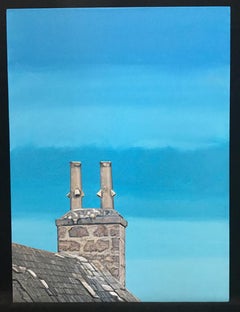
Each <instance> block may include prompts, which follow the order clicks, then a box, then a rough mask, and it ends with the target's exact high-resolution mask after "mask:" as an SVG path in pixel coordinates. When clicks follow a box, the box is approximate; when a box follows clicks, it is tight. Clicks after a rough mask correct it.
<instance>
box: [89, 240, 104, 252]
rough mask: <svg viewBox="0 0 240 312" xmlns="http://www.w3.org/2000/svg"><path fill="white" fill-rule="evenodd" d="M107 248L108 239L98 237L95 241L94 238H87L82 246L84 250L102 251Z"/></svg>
mask: <svg viewBox="0 0 240 312" xmlns="http://www.w3.org/2000/svg"><path fill="white" fill-rule="evenodd" d="M108 248H109V241H108V240H103V239H98V240H97V241H96V242H94V240H89V241H87V242H86V244H85V245H84V247H83V250H84V251H86V252H94V251H98V252H103V251H104V250H106V249H108Z"/></svg>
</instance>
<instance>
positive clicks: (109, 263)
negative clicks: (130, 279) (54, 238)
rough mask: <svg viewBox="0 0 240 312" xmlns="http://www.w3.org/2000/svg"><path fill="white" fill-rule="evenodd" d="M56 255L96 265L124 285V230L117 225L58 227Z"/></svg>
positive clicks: (121, 226)
mask: <svg viewBox="0 0 240 312" xmlns="http://www.w3.org/2000/svg"><path fill="white" fill-rule="evenodd" d="M58 251H66V252H71V253H74V254H77V255H81V256H83V257H86V258H88V259H89V260H92V261H93V262H95V260H97V262H98V261H100V262H101V264H102V265H104V266H105V267H106V268H107V269H108V270H109V271H110V272H111V273H112V275H113V276H114V277H116V278H117V279H119V280H120V282H122V283H123V285H124V284H125V227H124V226H123V225H121V224H81V225H59V226H58Z"/></svg>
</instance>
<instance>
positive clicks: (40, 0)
mask: <svg viewBox="0 0 240 312" xmlns="http://www.w3.org/2000/svg"><path fill="white" fill-rule="evenodd" d="M146 6H148V7H150V6H167V7H173V6H175V7H176V6H178V7H181V6H227V7H230V8H231V74H230V229H231V231H230V301H229V302H227V303H222V302H208V303H203V302H194V303H190V302H181V303H164V302H163V303H162V302H161V303H120V304H118V303H97V304H93V303H86V304H83V303H79V304H78V303H77V304H75V303H72V304H68V303H66V304H60V303H59V304H58V303H54V304H30V303H28V304H17V303H14V304H13V303H12V268H11V195H10V151H9V122H8V118H9V111H8V76H7V45H6V41H7V38H6V11H7V9H14V8H15V9H21V8H64V7H69V8H74V7H146ZM239 106H240V0H228V1H227V0H145V1H144V0H129V1H127V0H112V1H111V0H0V310H1V311H2V310H3V308H4V309H7V310H13V311H15V310H17V311H18V310H22V311H28V310H29V309H30V310H35V311H50V310H51V311H52V310H53V309H55V310H57V311H63V310H65V309H67V310H69V311H70V309H71V311H72V310H74V311H81V310H89V311H95V310H99V311H104V312H105V311H112V310H113V309H114V310H115V309H117V310H122V309H124V310H129V311H132V310H135V309H136V310H138V311H150V310H157V311H158V310H160V311H191V312H193V311H194V312H198V311H228V312H231V311H240V252H239V250H240V230H239V229H240V192H239V191H238V184H239V182H240V178H239V168H240V151H239V150H240V148H239V147H240V140H239V134H240V129H239V128H240V126H239V125H240V121H239V120H238V119H239V117H240V109H239Z"/></svg>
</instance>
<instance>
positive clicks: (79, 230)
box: [68, 226, 89, 237]
mask: <svg viewBox="0 0 240 312" xmlns="http://www.w3.org/2000/svg"><path fill="white" fill-rule="evenodd" d="M68 233H69V236H70V237H84V236H89V233H88V230H87V228H86V227H84V226H73V227H72V228H71V229H70V230H69V231H68Z"/></svg>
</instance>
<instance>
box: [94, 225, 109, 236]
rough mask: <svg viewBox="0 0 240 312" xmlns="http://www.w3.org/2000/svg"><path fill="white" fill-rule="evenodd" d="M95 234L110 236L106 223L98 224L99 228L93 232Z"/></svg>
mask: <svg viewBox="0 0 240 312" xmlns="http://www.w3.org/2000/svg"><path fill="white" fill-rule="evenodd" d="M93 235H94V236H97V237H102V236H108V230H107V227H106V226H105V225H102V224H100V225H98V227H97V229H96V230H95V231H94V232H93Z"/></svg>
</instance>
